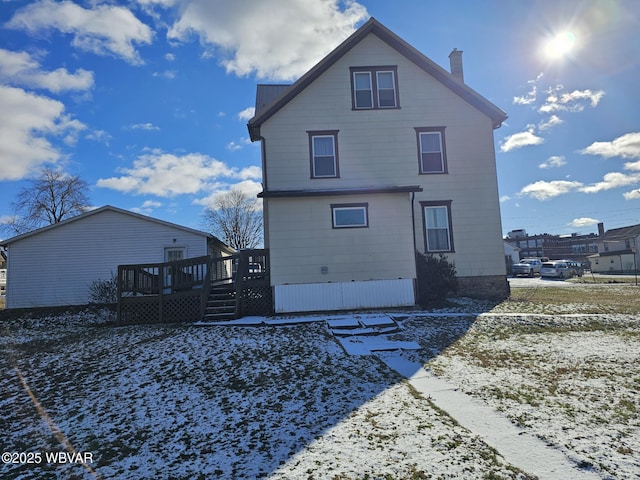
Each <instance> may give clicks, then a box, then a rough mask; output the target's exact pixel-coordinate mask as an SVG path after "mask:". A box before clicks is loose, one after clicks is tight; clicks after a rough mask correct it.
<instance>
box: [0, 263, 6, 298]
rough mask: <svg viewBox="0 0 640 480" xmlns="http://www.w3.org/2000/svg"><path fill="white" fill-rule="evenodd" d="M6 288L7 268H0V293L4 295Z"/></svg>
mask: <svg viewBox="0 0 640 480" xmlns="http://www.w3.org/2000/svg"><path fill="white" fill-rule="evenodd" d="M6 289H7V269H6V268H0V294H1V295H4V294H5V292H6Z"/></svg>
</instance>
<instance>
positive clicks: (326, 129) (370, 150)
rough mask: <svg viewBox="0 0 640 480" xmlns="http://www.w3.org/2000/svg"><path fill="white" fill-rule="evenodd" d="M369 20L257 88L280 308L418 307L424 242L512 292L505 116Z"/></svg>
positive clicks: (498, 290)
mask: <svg viewBox="0 0 640 480" xmlns="http://www.w3.org/2000/svg"><path fill="white" fill-rule="evenodd" d="M461 54H462V52H461V51H458V50H454V51H453V52H452V53H451V55H450V60H451V67H452V69H453V73H449V72H448V71H446V70H444V69H443V68H441V67H440V66H438V65H436V64H435V63H434V62H433V61H431V60H429V59H428V58H427V57H425V56H424V55H423V54H422V53H420V52H419V51H417V50H416V49H415V48H413V47H412V46H411V45H409V44H408V43H407V42H405V41H404V40H402V39H401V38H399V37H398V36H397V35H395V34H394V33H393V32H391V31H390V30H389V29H387V28H386V27H384V26H383V25H381V24H380V23H379V22H378V21H376V20H375V19H373V18H372V19H370V20H369V21H368V22H367V23H365V24H364V25H363V26H362V27H361V28H360V29H358V30H357V31H356V32H355V33H354V34H353V35H351V36H350V37H349V38H348V39H347V40H345V41H344V42H343V43H342V44H340V45H339V46H338V47H337V48H336V49H335V50H333V51H332V52H331V53H330V54H329V55H328V56H327V57H325V58H324V59H323V60H322V61H320V63H318V64H317V65H316V66H314V67H313V68H312V69H311V70H310V71H309V72H307V73H306V74H305V75H303V76H302V77H301V78H300V79H299V80H298V81H296V82H295V83H293V84H292V85H258V89H257V97H256V113H255V116H254V117H253V118H252V119H251V120H250V121H249V123H248V129H249V133H250V136H251V140H252V141H261V143H262V171H263V182H262V183H263V191H262V193H260V194H259V196H260V197H261V198H263V200H264V224H265V232H264V239H265V247H266V248H268V249H269V252H270V262H271V285H272V286H273V288H274V296H275V298H274V303H275V310H276V312H293V311H318V310H340V309H356V308H378V307H399V306H410V305H414V304H415V299H416V296H415V280H416V261H415V252H416V251H419V252H423V253H424V252H427V253H434V254H440V253H442V254H444V255H446V256H447V258H448V259H449V260H450V261H453V262H455V265H456V269H457V273H458V279H459V283H460V293H462V294H468V295H475V296H485V297H502V298H504V297H505V296H506V295H507V294H508V284H507V281H506V270H505V261H504V247H503V242H502V236H501V231H502V228H501V221H500V207H499V201H498V186H497V175H496V162H495V150H494V138H493V130H494V129H496V128H498V127H499V126H500V125H501V123H502V122H503V121H504V120H505V119H506V118H507V116H506V114H505V113H504V112H503V111H502V110H501V109H499V108H498V107H496V106H495V105H493V104H492V103H491V102H489V101H488V100H486V99H485V98H483V97H482V96H480V95H479V94H478V93H476V92H475V91H474V90H472V89H471V88H469V87H468V86H467V85H466V84H465V83H464V80H463V72H462V60H461Z"/></svg>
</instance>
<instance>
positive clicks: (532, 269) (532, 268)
mask: <svg viewBox="0 0 640 480" xmlns="http://www.w3.org/2000/svg"><path fill="white" fill-rule="evenodd" d="M541 268H542V260H540V259H539V258H523V259H522V260H520V261H519V262H518V263H514V264H513V265H512V266H511V275H513V276H514V277H517V276H518V275H526V276H528V277H533V276H534V275H535V274H536V273H538V274H539V273H540V269H541Z"/></svg>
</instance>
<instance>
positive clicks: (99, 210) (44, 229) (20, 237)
mask: <svg viewBox="0 0 640 480" xmlns="http://www.w3.org/2000/svg"><path fill="white" fill-rule="evenodd" d="M106 211H111V212H117V213H121V214H124V215H129V216H131V217H134V218H137V219H140V220H143V221H146V222H153V223H157V224H160V225H165V226H167V227H171V228H175V229H178V230H182V231H185V232H189V233H193V234H196V235H201V236H203V237H207V238H215V237H213V236H212V235H211V234H209V233H206V232H202V231H200V230H194V229H192V228H189V227H183V226H182V225H178V224H175V223H171V222H166V221H164V220H160V219H158V218H153V217H149V216H147V215H142V214H140V213H134V212H130V211H128V210H123V209H121V208H117V207H113V206H111V205H105V206H103V207H100V208H96V209H95V210H91V211H89V212H85V213H81V214H80V215H76V216H75V217H71V218H69V219H67V220H63V221H61V222H59V223H54V224H51V225H47V226H45V227H42V228H38V229H36V230H32V231H31V232H27V233H23V234H21V235H17V236H15V237H12V238H9V239H7V240H3V241H2V242H1V243H0V246H2V247H6V246H8V245H10V244H12V243H16V242H19V241H20V240H24V239H25V238H29V237H32V236H34V235H39V234H41V233H44V232H47V231H49V230H52V229H54V228H60V227H63V226H64V225H67V224H69V223H72V222H77V221H80V220H83V219H85V218H87V217H91V216H93V215H99V214H100V213H103V212H106Z"/></svg>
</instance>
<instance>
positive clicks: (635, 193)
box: [622, 189, 640, 200]
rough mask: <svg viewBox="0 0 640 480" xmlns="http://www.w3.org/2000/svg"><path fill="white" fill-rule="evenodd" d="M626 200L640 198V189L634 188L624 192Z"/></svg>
mask: <svg viewBox="0 0 640 480" xmlns="http://www.w3.org/2000/svg"><path fill="white" fill-rule="evenodd" d="M622 196H623V197H624V199H625V200H640V189H638V190H632V191H630V192H625V193H623V194H622Z"/></svg>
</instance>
